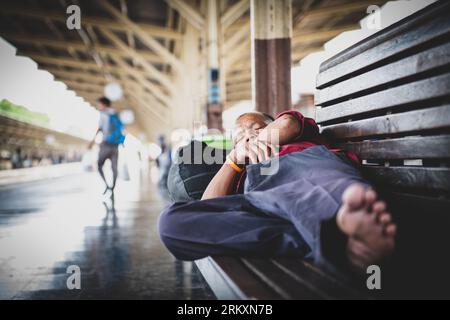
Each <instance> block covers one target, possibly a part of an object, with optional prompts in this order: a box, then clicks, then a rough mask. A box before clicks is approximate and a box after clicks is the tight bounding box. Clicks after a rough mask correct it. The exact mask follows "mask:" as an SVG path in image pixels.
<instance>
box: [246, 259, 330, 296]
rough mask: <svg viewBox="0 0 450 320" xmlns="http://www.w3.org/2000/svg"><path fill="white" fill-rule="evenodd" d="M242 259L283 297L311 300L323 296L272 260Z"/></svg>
mask: <svg viewBox="0 0 450 320" xmlns="http://www.w3.org/2000/svg"><path fill="white" fill-rule="evenodd" d="M242 261H243V262H244V264H245V265H246V266H247V267H248V268H249V269H250V270H251V271H252V272H254V273H255V274H256V275H257V276H258V277H259V278H260V279H261V281H263V282H264V283H265V284H266V285H268V286H269V287H270V288H272V289H273V290H274V291H275V292H277V293H278V294H279V295H280V296H281V297H282V298H283V299H290V300H292V299H299V300H309V299H321V298H323V297H321V296H320V295H318V294H317V292H314V291H312V290H311V289H310V288H309V287H308V286H305V285H304V284H302V283H298V282H296V281H295V279H293V278H292V277H290V276H289V275H288V274H287V273H285V272H283V271H282V270H281V269H280V268H278V267H277V266H276V265H275V264H273V263H272V261H270V260H263V259H242Z"/></svg>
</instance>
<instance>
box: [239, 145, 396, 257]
mask: <svg viewBox="0 0 450 320" xmlns="http://www.w3.org/2000/svg"><path fill="white" fill-rule="evenodd" d="M278 161H279V164H280V166H279V171H278V172H277V173H276V174H274V175H272V176H263V175H261V174H260V167H261V166H264V164H261V165H259V166H258V165H257V166H251V167H250V168H247V169H248V170H247V171H248V180H247V182H248V183H247V191H248V192H247V193H246V198H247V200H248V201H249V202H250V203H251V204H252V205H253V206H254V207H257V208H258V209H259V210H261V211H262V212H264V213H266V214H267V215H271V216H274V217H279V218H281V219H285V220H287V221H290V222H291V223H292V224H294V225H295V227H296V229H297V230H298V232H299V233H300V234H301V235H302V237H303V239H305V241H306V242H307V244H308V245H309V246H310V247H311V249H312V250H313V254H314V259H315V261H316V262H318V263H324V264H327V262H329V260H331V261H333V260H334V261H336V260H340V262H348V261H350V262H351V263H352V264H353V265H359V266H361V265H362V264H363V263H355V262H356V261H358V260H359V262H361V261H364V264H367V262H374V261H379V260H381V259H379V258H381V257H384V256H387V255H389V254H390V253H391V252H392V247H393V245H392V243H393V237H392V236H393V235H394V234H395V230H394V232H392V229H393V228H394V229H395V227H394V226H393V225H392V224H391V223H390V215H389V214H388V213H387V212H386V211H385V207H386V205H385V204H384V203H383V202H381V201H377V200H376V196H375V195H376V194H375V193H374V191H373V190H372V188H371V186H370V183H369V182H367V181H366V180H365V179H364V178H363V177H361V175H360V173H359V170H357V169H356V168H355V167H353V166H351V165H349V164H348V163H345V162H344V161H342V160H341V159H339V158H338V157H336V156H335V155H334V154H332V153H330V152H329V151H328V150H326V149H325V148H323V147H316V148H311V149H308V150H306V151H304V152H301V153H298V154H292V155H289V156H285V157H281V158H280V159H278ZM354 184H357V185H358V187H356V188H351V186H352V185H354ZM346 190H350V191H347V192H346ZM355 190H357V191H355ZM344 193H346V194H347V196H346V197H343V195H344ZM361 194H362V195H364V196H363V199H362V200H361V197H362V196H361ZM365 194H368V196H367V197H366V196H365ZM366 198H367V199H366ZM349 201H354V202H357V203H360V205H357V206H350V205H348V202H349ZM338 211H340V212H344V213H345V214H343V215H342V216H345V218H346V219H345V220H346V221H347V224H350V225H358V227H354V226H352V228H343V225H342V224H337V221H336V215H337V213H338ZM355 212H358V213H361V214H353V213H355ZM372 213H374V214H373V215H372ZM366 216H372V217H375V218H372V219H371V220H370V221H369V220H368V219H365V217H366ZM362 217H364V219H363V218H362ZM379 217H383V218H379ZM348 221H350V222H348ZM381 221H383V222H384V223H381V224H380V223H379V222H381ZM360 225H364V227H360ZM356 230H358V231H356ZM361 230H364V232H361ZM380 230H381V231H383V232H380ZM385 235H388V237H385ZM355 236H357V237H358V238H362V239H363V240H364V241H355V239H354V238H355ZM366 238H367V239H366ZM369 238H370V239H371V240H370V241H369V240H368V239H369ZM375 238H376V239H377V240H376V241H375ZM355 243H356V244H355ZM375 243H377V245H372V244H375ZM363 244H364V246H365V247H364V248H363V249H362V246H363ZM367 244H369V245H367ZM368 251H371V252H372V254H371V255H368V254H367V252H368ZM336 253H338V254H336ZM346 253H347V255H346ZM363 254H364V255H365V256H364V257H363V256H362V255H363ZM352 255H353V256H354V255H356V256H357V257H356V258H355V257H352ZM370 256H371V257H372V258H370V259H368V257H370Z"/></svg>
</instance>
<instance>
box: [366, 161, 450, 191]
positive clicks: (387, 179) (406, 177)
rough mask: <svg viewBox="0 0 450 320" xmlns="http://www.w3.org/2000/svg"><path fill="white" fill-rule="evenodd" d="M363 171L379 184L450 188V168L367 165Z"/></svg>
mask: <svg viewBox="0 0 450 320" xmlns="http://www.w3.org/2000/svg"><path fill="white" fill-rule="evenodd" d="M363 172H364V173H365V174H366V175H367V177H368V178H369V179H370V180H371V181H374V182H375V183H377V184H382V185H389V186H393V187H405V188H416V189H424V188H426V189H430V190H445V191H448V190H450V169H449V168H426V167H378V166H365V167H364V168H363Z"/></svg>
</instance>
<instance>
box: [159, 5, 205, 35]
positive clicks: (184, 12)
mask: <svg viewBox="0 0 450 320" xmlns="http://www.w3.org/2000/svg"><path fill="white" fill-rule="evenodd" d="M166 2H167V4H168V5H169V6H170V7H171V8H173V9H175V10H177V11H178V13H179V14H180V15H181V16H182V17H183V18H184V19H186V20H187V21H188V22H189V23H190V24H191V25H192V26H193V27H195V28H196V29H198V30H200V31H203V30H204V29H205V25H206V24H205V18H204V17H203V16H202V15H201V14H200V13H199V12H198V11H199V10H197V9H194V8H192V7H191V6H190V5H189V4H187V3H185V2H183V1H181V0H166Z"/></svg>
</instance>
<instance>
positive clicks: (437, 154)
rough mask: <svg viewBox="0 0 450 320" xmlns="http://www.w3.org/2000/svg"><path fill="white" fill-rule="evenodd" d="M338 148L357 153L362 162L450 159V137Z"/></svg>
mask: <svg viewBox="0 0 450 320" xmlns="http://www.w3.org/2000/svg"><path fill="white" fill-rule="evenodd" d="M337 146H338V147H340V148H343V149H345V150H351V151H353V152H355V153H356V154H357V155H358V156H359V157H360V159H362V160H369V159H386V160H391V159H392V160H394V159H446V158H450V135H439V136H425V137H408V138H400V139H385V140H375V141H362V142H350V143H342V144H337Z"/></svg>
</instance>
